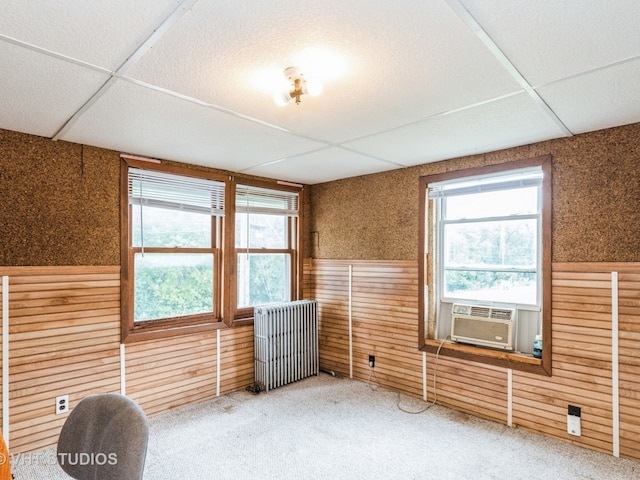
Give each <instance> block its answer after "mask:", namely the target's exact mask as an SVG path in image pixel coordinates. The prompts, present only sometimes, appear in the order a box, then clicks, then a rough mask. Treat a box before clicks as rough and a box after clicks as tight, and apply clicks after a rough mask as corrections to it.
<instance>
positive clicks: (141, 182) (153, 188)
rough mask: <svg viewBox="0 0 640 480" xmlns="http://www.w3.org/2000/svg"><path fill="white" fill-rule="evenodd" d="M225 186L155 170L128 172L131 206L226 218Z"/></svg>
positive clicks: (203, 179) (220, 183) (131, 169)
mask: <svg viewBox="0 0 640 480" xmlns="http://www.w3.org/2000/svg"><path fill="white" fill-rule="evenodd" d="M224 190H225V185H224V183H223V182H219V181H215V180H208V179H205V178H196V177H187V176H184V175H175V174H172V173H166V172H160V171H156V170H142V169H138V168H130V169H129V203H131V204H132V205H144V206H150V207H157V208H164V209H169V210H181V211H185V212H191V213H203V214H207V215H211V216H218V217H221V216H224Z"/></svg>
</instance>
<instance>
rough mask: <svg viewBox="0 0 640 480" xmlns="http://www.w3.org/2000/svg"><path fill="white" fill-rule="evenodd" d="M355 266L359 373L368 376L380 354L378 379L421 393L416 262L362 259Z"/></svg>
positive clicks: (356, 364)
mask: <svg viewBox="0 0 640 480" xmlns="http://www.w3.org/2000/svg"><path fill="white" fill-rule="evenodd" d="M352 269H353V280H352V317H353V364H354V365H353V375H354V377H355V378H359V379H367V378H368V377H369V373H370V370H369V363H368V362H369V355H375V357H376V363H375V368H374V370H373V374H374V375H375V377H373V379H374V380H375V381H376V383H379V384H381V385H385V386H393V387H395V388H398V389H400V390H402V391H403V392H407V393H411V394H413V395H421V394H422V353H421V352H419V351H418V348H417V343H416V340H417V338H418V324H417V322H416V319H417V315H418V305H417V299H418V281H417V280H418V275H417V265H416V263H415V262H391V263H386V262H376V263H362V262H357V263H354V264H353V267H352Z"/></svg>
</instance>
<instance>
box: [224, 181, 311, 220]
mask: <svg viewBox="0 0 640 480" xmlns="http://www.w3.org/2000/svg"><path fill="white" fill-rule="evenodd" d="M298 202H299V196H298V192H290V191H287V190H273V189H270V188H263V187H255V186H252V185H237V186H236V211H237V212H240V213H262V214H271V215H286V216H289V217H297V216H298Z"/></svg>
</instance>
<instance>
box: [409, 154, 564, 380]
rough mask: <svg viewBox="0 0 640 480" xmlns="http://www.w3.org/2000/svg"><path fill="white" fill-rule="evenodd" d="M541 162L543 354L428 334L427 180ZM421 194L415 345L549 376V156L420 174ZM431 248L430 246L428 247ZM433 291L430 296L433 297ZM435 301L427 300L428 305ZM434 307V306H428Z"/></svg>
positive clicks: (431, 257) (430, 263)
mask: <svg viewBox="0 0 640 480" xmlns="http://www.w3.org/2000/svg"><path fill="white" fill-rule="evenodd" d="M535 166H540V167H541V169H542V172H543V180H542V196H543V198H542V243H541V245H542V272H540V274H541V276H542V342H543V345H544V348H543V349H542V358H541V359H537V358H532V357H530V356H527V355H522V354H518V353H510V352H504V351H497V350H491V349H488V348H483V347H475V346H470V345H460V344H455V343H450V342H442V341H441V340H438V339H435V338H427V336H428V331H427V328H426V326H425V325H426V323H427V318H428V316H430V315H431V316H432V315H435V312H432V311H427V301H426V299H425V295H424V292H425V291H426V290H425V287H426V286H427V284H428V278H427V277H430V278H433V273H432V272H433V271H434V255H428V254H427V248H426V245H427V243H426V242H427V241H429V229H431V228H432V225H427V222H426V218H427V210H428V198H427V190H428V187H429V184H432V183H436V182H442V181H445V180H451V179H457V178H464V177H470V176H476V175H485V174H491V173H500V172H505V171H508V170H515V169H520V168H527V167H535ZM419 188H420V191H419V198H420V200H419V201H420V219H419V229H420V231H419V247H418V249H419V259H420V260H419V262H418V269H419V280H418V281H419V289H418V291H419V292H420V293H419V299H418V312H419V322H418V324H419V327H418V345H419V348H420V350H422V351H424V352H428V353H434V354H436V353H437V354H439V355H443V356H448V357H454V358H460V359H464V360H469V361H473V362H479V363H485V364H489V365H496V366H500V367H505V368H511V369H514V370H521V371H526V372H530V373H537V374H542V375H548V376H551V266H552V265H551V227H552V223H551V221H552V220H551V214H552V203H551V202H552V158H551V156H550V155H545V156H541V157H536V158H530V159H524V160H518V161H514V162H509V163H506V164H500V165H489V166H486V167H478V168H470V169H466V170H458V171H453V172H447V173H442V174H436V175H427V176H423V177H420V181H419ZM430 250H431V251H432V249H430ZM428 291H429V292H434V291H435V288H433V285H430V288H429V289H428ZM432 295H434V294H433V293H430V296H431V297H430V298H431V299H433V298H434V297H433V296H432ZM434 303H435V302H433V301H429V302H428V304H429V305H433V304H434ZM431 308H433V307H431Z"/></svg>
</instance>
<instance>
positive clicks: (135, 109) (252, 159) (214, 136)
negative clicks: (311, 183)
mask: <svg viewBox="0 0 640 480" xmlns="http://www.w3.org/2000/svg"><path fill="white" fill-rule="evenodd" d="M64 139H65V140H69V141H71V142H77V143H84V144H89V145H100V146H104V147H106V148H110V149H113V150H119V151H124V152H128V153H133V154H138V155H146V156H151V157H157V158H164V159H172V160H176V161H181V162H186V163H192V164H195V165H205V166H210V167H216V168H222V169H229V170H233V171H239V170H243V169H245V168H247V167H250V166H253V165H256V164H259V163H264V162H268V161H272V160H277V159H280V158H283V157H286V156H288V155H295V154H300V153H304V152H308V151H311V150H314V149H317V148H321V147H324V146H325V144H322V143H319V142H315V141H312V140H307V139H304V138H301V137H298V136H295V135H291V134H288V133H286V132H282V131H280V130H276V129H273V128H270V127H267V126H264V125H260V124H257V123H253V122H250V121H248V120H244V119H241V118H237V117H234V116H232V115H227V114H223V113H220V112H218V111H216V110H214V109H211V108H208V107H206V106H202V105H198V104H195V103H192V102H189V101H185V100H182V99H178V98H176V97H173V96H170V95H167V94H164V93H160V92H157V91H154V90H150V89H147V88H145V87H141V86H138V85H134V84H132V83H130V82H128V81H125V80H117V81H115V82H114V84H113V86H112V87H111V88H110V89H109V90H108V91H107V92H106V93H105V94H104V95H103V96H101V97H100V98H99V99H98V100H97V101H96V103H95V104H94V105H93V106H92V107H91V108H90V109H89V110H88V111H87V112H86V113H85V114H84V115H82V116H81V117H80V118H79V120H78V121H77V122H76V123H75V124H74V125H73V126H72V127H71V128H70V130H69V131H68V132H67V133H66V134H65V136H64Z"/></svg>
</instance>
